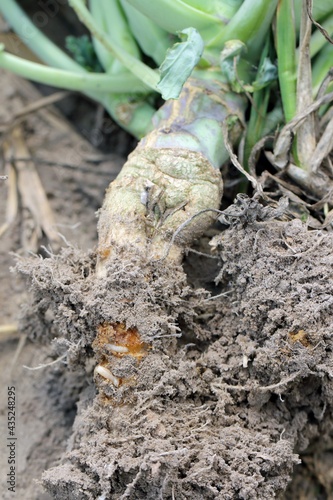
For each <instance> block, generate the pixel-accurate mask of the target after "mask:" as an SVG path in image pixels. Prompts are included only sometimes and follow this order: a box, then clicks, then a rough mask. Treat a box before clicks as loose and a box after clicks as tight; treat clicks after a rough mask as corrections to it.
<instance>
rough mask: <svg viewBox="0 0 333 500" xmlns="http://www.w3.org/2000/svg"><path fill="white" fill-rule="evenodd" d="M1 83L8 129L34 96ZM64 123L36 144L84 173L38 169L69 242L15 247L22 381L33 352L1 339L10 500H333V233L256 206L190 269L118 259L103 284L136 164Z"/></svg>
mask: <svg viewBox="0 0 333 500" xmlns="http://www.w3.org/2000/svg"><path fill="white" fill-rule="evenodd" d="M1 78H2V82H4V84H3V89H6V90H2V97H1V99H2V103H1V104H3V106H4V108H3V109H4V110H6V111H4V112H5V113H6V115H4V118H2V120H3V121H5V120H10V119H12V118H13V115H14V114H15V112H16V111H17V110H19V109H21V108H22V106H25V105H26V104H27V102H28V101H29V99H30V97H29V96H27V94H25V93H24V90H23V88H22V86H21V84H20V83H18V80H16V79H13V78H12V77H10V76H9V75H7V74H5V73H3V74H1ZM8 89H10V91H8ZM30 91H31V89H30V87H29V92H30ZM48 109H49V108H48ZM49 110H50V109H49ZM44 111H45V110H44ZM50 112H51V114H52V116H53V114H54V116H58V115H57V113H56V112H55V111H50ZM58 118H59V116H58ZM59 119H60V118H59ZM61 120H63V119H61ZM61 123H62V124H63V128H62V129H61V130H60V129H59V128H56V127H54V125H51V123H50V117H49V116H48V115H47V116H45V114H43V111H39V112H37V113H34V114H32V115H29V116H28V118H27V119H26V121H25V122H24V132H25V137H26V140H27V144H28V146H29V150H30V152H31V153H32V154H33V156H34V157H36V156H39V158H44V160H45V158H46V157H47V158H48V160H53V161H54V162H55V160H59V151H61V153H62V155H61V156H62V160H63V159H64V158H66V163H67V164H68V163H71V165H72V166H73V167H76V168H72V169H67V168H64V167H63V166H59V165H58V166H57V167H56V168H55V167H54V166H53V167H51V166H45V164H43V162H41V161H40V162H38V161H36V162H35V163H36V168H37V170H38V172H39V174H40V177H41V179H42V184H43V187H44V189H45V192H46V194H47V196H48V199H49V200H50V203H51V207H52V210H53V212H54V216H55V219H56V221H57V225H58V226H57V227H58V229H59V231H60V232H61V234H62V239H60V240H59V242H57V243H54V244H53V245H51V246H50V245H49V244H48V242H47V241H46V239H45V237H44V239H42V240H40V241H39V246H38V247H37V248H35V255H33V256H30V257H27V254H26V252H24V251H23V250H22V237H21V236H22V228H23V227H24V221H25V219H24V218H23V214H22V213H21V212H20V213H19V214H18V216H17V217H16V219H15V222H14V224H13V225H12V226H11V227H10V229H9V230H8V231H7V232H6V233H5V234H4V235H3V236H2V238H1V240H0V250H1V257H2V258H1V261H0V273H1V278H2V280H1V283H2V287H1V304H2V308H1V312H2V318H1V323H2V324H7V323H13V322H14V321H19V325H20V326H19V331H20V334H21V336H22V335H23V334H24V335H27V340H26V342H25V344H24V346H23V348H22V350H21V351H20V353H18V357H17V359H16V361H15V359H14V361H15V363H14V367H13V368H12V371H11V373H10V368H11V366H10V365H11V364H13V356H14V354H15V351H16V348H17V344H18V337H17V336H10V335H7V336H6V337H5V336H3V337H1V339H0V342H1V353H0V356H1V364H0V366H1V380H2V384H1V386H2V394H1V415H2V417H3V418H1V420H0V421H1V430H2V431H3V432H2V435H3V436H5V437H6V436H7V421H6V417H7V394H6V393H7V386H12V385H15V387H16V391H17V401H16V403H17V411H18V414H17V437H18V448H17V488H16V493H15V494H14V495H16V496H14V495H13V494H12V493H11V492H9V491H8V490H7V486H6V473H7V471H8V465H7V462H6V454H3V453H1V455H0V456H1V462H0V465H1V485H0V488H1V491H2V497H3V498H4V499H11V498H20V499H21V498H22V499H27V500H29V499H36V500H47V499H51V498H54V499H59V500H60V499H69V498H70V499H74V500H75V499H79V500H86V499H87V500H88V499H100V500H102V499H104V500H108V499H110V500H113V499H121V498H122V499H125V498H127V499H150V500H153V499H154V500H155V499H157V498H161V499H162V498H163V499H165V500H166V499H195V500H196V499H197V500H199V499H203V498H204V499H223V500H224V499H230V500H232V499H256V498H267V499H270V498H279V499H285V500H289V499H291V498H292V499H295V498H300V499H301V498H302V499H308V500H310V499H318V500H321V499H329V498H333V476H332V467H331V464H332V446H333V442H332V438H333V428H332V427H333V424H332V422H333V419H332V407H333V406H332V403H333V401H332V397H333V391H332V382H331V381H332V375H333V367H332V354H331V353H332V307H333V296H332V292H331V290H332V285H333V283H332V281H333V276H332V264H333V262H332V260H333V257H332V251H331V249H332V245H333V235H332V233H330V232H323V231H319V230H311V231H310V230H309V229H308V228H307V227H306V225H305V224H303V223H301V222H300V221H299V220H297V219H292V220H288V219H287V218H285V217H280V216H279V217H277V218H274V217H275V216H277V213H276V212H272V211H269V210H265V209H264V208H263V207H262V206H261V205H260V203H259V201H256V200H250V199H247V198H244V197H243V198H241V200H240V199H238V200H236V202H235V205H234V206H233V207H232V208H231V209H230V208H229V212H228V214H227V215H226V217H225V218H224V222H228V224H229V225H228V226H223V227H218V228H213V229H212V231H211V232H210V233H209V234H206V235H204V237H203V238H202V239H201V240H200V241H199V242H196V246H195V248H194V249H197V250H200V251H201V252H202V254H201V255H199V254H197V253H194V252H189V253H188V255H187V257H186V259H185V263H184V265H183V266H176V265H171V264H168V263H167V262H165V261H162V262H161V261H155V262H146V261H145V259H144V257H143V256H142V255H139V254H137V255H135V256H131V257H130V258H126V253H125V252H124V251H123V249H116V251H115V255H114V258H113V260H112V261H111V262H110V265H109V268H108V275H107V278H105V279H101V280H99V281H96V279H95V274H94V271H95V265H96V253H95V244H96V217H95V212H96V210H97V209H98V208H99V206H100V205H101V203H102V198H103V192H104V189H105V188H106V186H107V184H108V183H109V181H110V179H112V178H113V177H114V176H115V174H116V172H117V170H119V167H120V163H121V161H120V159H119V158H115V157H114V158H113V159H112V160H110V159H108V160H104V161H98V162H97V161H96V162H95V163H92V162H91V161H90V160H91V158H92V157H94V158H96V154H97V152H96V151H95V150H94V149H93V147H92V146H90V145H88V144H87V142H86V141H85V140H83V139H82V138H79V137H78V136H77V134H76V133H75V132H74V130H73V129H71V127H70V125H68V123H66V122H65V120H63V121H61ZM64 127H65V128H64ZM66 127H67V128H66ZM119 140H121V136H120V137H119ZM78 151H79V152H80V154H73V152H74V153H77V152H78ZM69 158H70V160H69ZM82 168H85V169H86V170H85V171H83V169H82ZM80 169H81V170H80ZM94 169H95V170H94ZM89 170H91V171H90V172H89ZM97 172H98V174H99V175H97ZM103 174H106V175H103ZM0 189H1V197H0V204H1V209H2V210H1V213H2V214H5V207H6V197H5V193H6V185H5V183H3V182H2V184H0ZM240 204H241V205H242V210H241V211H239V210H238V209H239V205H240ZM232 211H233V213H234V214H235V215H234V216H230V213H231V212H232ZM3 217H4V215H3ZM212 234H214V236H212ZM43 244H44V247H43V246H42V245H43ZM9 252H15V253H16V256H15V257H14V256H13V255H12V254H10V253H9ZM203 253H208V256H205V255H203ZM128 254H130V253H128ZM14 265H15V266H16V272H15V273H10V272H9V269H10V267H12V266H14ZM116 341H122V342H123V344H125V345H126V346H127V347H128V352H125V353H122V352H120V353H119V352H114V351H112V348H111V349H110V344H111V347H112V345H114V344H116V343H117V342H116ZM120 343H121V342H120ZM51 363H52V364H51ZM40 364H44V365H48V364H49V366H44V367H42V368H40V369H39V370H35V371H29V370H27V369H26V368H23V365H27V366H30V367H32V366H33V367H36V366H38V365H40ZM96 365H99V366H102V367H104V368H107V369H108V370H110V371H111V372H112V374H113V375H114V377H116V379H117V380H118V383H119V386H118V387H116V386H115V385H114V383H112V382H111V381H109V380H107V379H105V378H103V377H102V376H101V375H100V374H99V373H98V372H96V371H95V370H94V369H95V367H96ZM2 442H3V444H2V446H5V444H4V440H3V441H2Z"/></svg>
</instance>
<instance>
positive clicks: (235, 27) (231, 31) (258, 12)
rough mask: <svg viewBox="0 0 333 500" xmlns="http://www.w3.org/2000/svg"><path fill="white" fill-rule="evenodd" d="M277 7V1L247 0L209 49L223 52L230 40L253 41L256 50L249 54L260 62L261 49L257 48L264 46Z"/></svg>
mask: <svg viewBox="0 0 333 500" xmlns="http://www.w3.org/2000/svg"><path fill="white" fill-rule="evenodd" d="M276 5H277V0H269V1H267V0H245V1H244V2H243V3H242V5H241V7H240V8H239V9H238V11H237V13H236V14H235V15H234V16H233V17H232V19H231V20H230V22H229V23H228V25H227V26H226V27H225V28H224V29H223V30H221V31H220V33H219V35H218V36H217V37H216V38H215V39H214V40H212V42H211V43H210V44H209V47H215V48H219V49H220V50H221V48H223V45H224V43H225V42H226V41H228V40H241V41H242V42H244V43H247V42H249V41H251V43H253V46H254V50H253V51H252V52H251V53H250V54H249V58H250V59H251V58H255V59H257V60H258V59H259V57H260V54H261V49H260V50H258V49H257V48H255V47H257V44H258V43H259V44H260V45H261V46H262V43H263V36H265V35H266V32H267V30H268V28H269V25H270V22H271V20H272V17H273V15H274V12H275V9H276ZM259 34H260V37H259V38H260V40H259V41H258V42H255V38H256V37H257V35H259ZM255 50H256V52H255Z"/></svg>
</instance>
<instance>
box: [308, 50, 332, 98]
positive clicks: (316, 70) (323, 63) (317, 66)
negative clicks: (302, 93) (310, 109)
mask: <svg viewBox="0 0 333 500" xmlns="http://www.w3.org/2000/svg"><path fill="white" fill-rule="evenodd" d="M332 67H333V45H331V44H330V43H326V45H325V46H324V47H323V48H322V49H321V51H320V52H319V54H317V56H316V57H315V59H314V62H313V64H312V88H313V94H314V95H316V94H317V92H318V90H319V87H320V85H321V84H322V82H323V81H324V79H325V78H326V75H327V73H328V72H329V70H330V69H331V68H332Z"/></svg>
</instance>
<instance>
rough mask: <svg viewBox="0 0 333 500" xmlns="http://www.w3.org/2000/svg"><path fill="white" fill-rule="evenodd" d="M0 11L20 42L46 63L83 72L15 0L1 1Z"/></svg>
mask: <svg viewBox="0 0 333 500" xmlns="http://www.w3.org/2000/svg"><path fill="white" fill-rule="evenodd" d="M0 13H1V14H2V15H3V17H4V18H5V19H6V21H7V22H8V24H9V25H10V26H11V27H12V28H13V30H14V31H15V32H16V33H17V35H18V36H19V37H20V39H21V40H22V42H23V43H24V44H25V45H27V47H29V48H30V49H31V50H32V51H33V52H34V53H35V54H36V55H37V56H38V57H39V58H40V59H41V60H42V61H44V62H45V63H46V64H48V65H50V66H53V67H55V68H61V69H66V70H69V71H76V72H81V73H84V71H85V70H84V69H83V68H82V66H80V65H79V64H77V63H76V62H75V61H73V59H71V58H70V57H69V56H68V55H67V54H66V53H65V52H63V51H62V50H61V49H59V47H57V46H56V45H55V44H54V43H53V42H51V40H49V38H47V37H46V36H45V35H44V34H43V33H42V32H41V31H40V30H39V29H38V28H36V26H35V25H34V24H33V23H32V22H31V20H30V19H29V17H28V16H27V15H26V13H25V12H24V11H23V10H22V9H21V8H20V7H19V6H18V5H17V3H16V1H15V0H10V1H8V0H5V1H2V2H1V3H0Z"/></svg>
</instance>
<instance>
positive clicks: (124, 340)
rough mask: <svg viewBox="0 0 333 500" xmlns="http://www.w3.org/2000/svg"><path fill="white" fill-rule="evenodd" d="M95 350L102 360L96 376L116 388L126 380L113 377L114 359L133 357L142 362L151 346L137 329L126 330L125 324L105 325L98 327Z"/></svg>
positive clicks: (96, 370) (94, 344) (97, 367)
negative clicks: (144, 340)
mask: <svg viewBox="0 0 333 500" xmlns="http://www.w3.org/2000/svg"><path fill="white" fill-rule="evenodd" d="M93 348H94V350H95V351H96V354H97V356H98V358H99V359H100V363H99V364H98V365H97V366H96V368H95V375H96V374H98V375H100V376H101V377H102V378H104V379H106V380H108V381H110V382H111V383H112V384H113V385H114V386H115V387H119V386H120V385H121V384H122V383H123V382H124V380H122V379H121V378H119V377H116V376H115V375H113V373H112V372H111V370H110V369H109V367H110V366H111V365H112V357H113V356H115V357H116V358H122V357H123V356H131V357H133V358H136V360H137V361H140V360H141V359H142V358H143V357H144V356H146V354H147V352H148V349H149V346H148V345H147V344H146V343H145V342H143V341H142V340H141V337H140V334H139V332H138V330H137V329H136V328H126V326H125V324H124V323H103V324H102V325H100V326H99V327H98V333H97V336H96V339H95V340H94V342H93Z"/></svg>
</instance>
